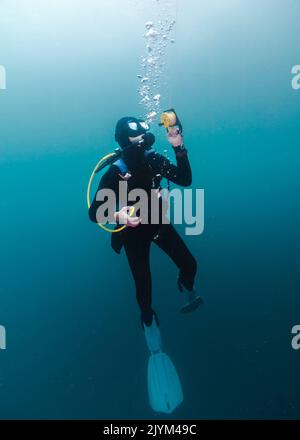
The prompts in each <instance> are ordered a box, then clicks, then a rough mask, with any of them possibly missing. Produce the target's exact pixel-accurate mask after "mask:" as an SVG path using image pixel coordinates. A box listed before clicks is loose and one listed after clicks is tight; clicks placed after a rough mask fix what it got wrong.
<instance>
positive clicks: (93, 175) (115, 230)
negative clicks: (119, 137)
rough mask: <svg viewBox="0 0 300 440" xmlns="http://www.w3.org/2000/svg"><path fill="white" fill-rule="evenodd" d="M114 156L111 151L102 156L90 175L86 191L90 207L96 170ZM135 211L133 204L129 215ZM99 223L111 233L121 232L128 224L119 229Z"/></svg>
mask: <svg viewBox="0 0 300 440" xmlns="http://www.w3.org/2000/svg"><path fill="white" fill-rule="evenodd" d="M112 156H115V153H109V154H107V155H106V156H104V157H102V159H100V160H99V162H98V163H97V165H96V166H95V168H94V170H93V172H92V174H91V177H90V179H89V183H88V187H87V193H86V201H87V206H88V209H90V207H91V186H92V183H93V180H94V177H95V174H96V171H97V170H98V168H99V167H100V166H101V165H102V163H103V162H104V161H105V160H107V159H109V158H110V157H112ZM133 213H134V206H132V207H131V209H130V211H129V215H130V217H132V216H133ZM97 225H98V226H99V227H100V228H101V229H103V230H104V231H106V232H110V233H111V234H114V233H116V232H121V231H123V230H124V229H125V228H126V227H127V226H126V225H124V226H121V227H120V228H118V229H110V228H108V227H107V226H104V225H102V224H101V223H97Z"/></svg>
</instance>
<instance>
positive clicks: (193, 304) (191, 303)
mask: <svg viewBox="0 0 300 440" xmlns="http://www.w3.org/2000/svg"><path fill="white" fill-rule="evenodd" d="M177 283H178V289H179V290H180V292H183V291H184V287H183V285H182V284H181V282H180V281H179V280H178V282H177ZM186 293H187V301H186V304H185V305H184V306H183V307H181V309H180V313H183V314H185V313H190V312H193V311H194V310H196V309H198V307H199V306H200V305H201V304H203V299H202V298H201V297H200V296H197V295H196V292H195V290H191V291H188V290H187V291H186Z"/></svg>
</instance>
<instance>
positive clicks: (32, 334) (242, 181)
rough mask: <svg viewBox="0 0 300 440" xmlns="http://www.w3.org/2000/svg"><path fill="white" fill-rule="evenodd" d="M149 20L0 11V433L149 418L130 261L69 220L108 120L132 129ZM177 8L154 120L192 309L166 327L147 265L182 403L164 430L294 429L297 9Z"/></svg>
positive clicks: (12, 0) (137, 13) (82, 9)
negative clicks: (176, 208) (178, 168)
mask: <svg viewBox="0 0 300 440" xmlns="http://www.w3.org/2000/svg"><path fill="white" fill-rule="evenodd" d="M170 1H171V3H173V5H174V8H172V14H173V13H174V12H175V10H176V8H175V1H173V2H172V0H170ZM151 3H156V0H153V2H152V0H151V1H150V0H148V1H147V2H146V1H145V0H144V1H142V0H140V1H139V0H122V1H121V0H115V1H114V2H112V1H109V0H101V1H96V0H86V1H83V0H64V1H59V0H52V1H51V2H50V1H46V0H39V1H38V0H26V1H25V0H18V1H17V0H2V1H1V5H0V64H1V65H3V66H5V68H6V72H7V89H6V90H0V151H1V154H0V167H1V172H0V180H1V199H0V204H1V218H0V224H1V248H0V263H1V266H0V267H1V278H0V294H1V295H0V324H1V325H5V327H6V331H7V350H1V351H0V417H1V418H3V419H4V418H9V419H16V418H28V419H33V418H47V419H48V418H49V419H51V418H71V419H77V418H96V419H104V418H110V419H117V418H123V419H136V418H137V419H140V418H147V419H150V418H155V419H159V418H160V417H161V416H158V415H156V414H154V413H153V412H152V411H151V409H150V407H149V404H148V396H147V388H146V368H147V360H148V352H147V348H146V346H145V341H144V337H143V333H142V331H141V326H140V321H139V311H138V308H137V305H136V302H135V293H134V285H133V281H132V278H131V275H130V273H129V271H128V265H127V261H126V259H125V256H124V254H122V255H121V256H117V255H116V254H115V253H113V251H112V250H111V248H110V244H109V237H108V235H107V234H106V233H104V232H102V231H101V230H100V229H99V228H98V227H97V226H96V225H93V224H92V223H91V222H89V220H88V217H87V209H86V204H85V203H86V202H85V191H86V185H87V181H88V178H89V175H90V173H91V171H92V168H93V166H94V165H95V163H96V162H97V160H99V158H100V157H101V156H102V155H103V154H105V153H107V152H110V151H111V150H112V149H113V148H114V147H115V144H114V139H113V131H114V125H115V122H116V120H117V119H118V118H119V117H122V116H124V115H128V114H129V115H130V114H132V115H140V114H141V113H142V112H143V109H142V108H141V107H140V105H139V104H138V94H137V88H138V84H137V78H136V76H137V73H139V71H138V69H139V66H140V56H141V54H142V53H143V50H144V45H145V42H144V40H143V38H142V35H143V32H144V23H145V22H146V21H147V20H149V19H154V20H156V19H157V11H158V7H157V5H156V6H155V8H154V6H153V4H151ZM160 3H161V4H162V3H164V2H163V1H162V0H160ZM177 8H178V9H177V30H176V32H177V35H176V43H175V45H174V46H173V47H172V48H171V49H170V52H168V59H167V66H166V69H165V79H166V80H167V81H166V89H165V94H164V90H162V106H163V107H168V106H169V104H172V105H173V106H175V107H176V109H177V111H178V113H179V115H180V117H181V118H182V122H183V124H184V132H185V143H186V146H187V148H188V150H189V155H190V159H191V163H192V168H193V175H194V180H193V187H194V188H204V189H205V232H204V234H203V235H200V236H194V237H186V238H185V240H186V242H187V244H188V245H189V247H190V249H191V250H192V252H193V253H194V255H195V256H196V258H197V260H198V263H199V273H198V278H197V290H198V292H199V293H201V295H202V296H203V298H204V300H205V305H204V306H203V308H202V309H201V310H199V311H198V312H196V313H194V314H193V315H189V316H181V315H180V314H179V313H178V310H179V308H180V306H181V303H182V302H181V298H180V294H179V292H178V291H177V287H176V276H177V271H176V268H175V267H174V266H173V265H172V263H171V262H170V261H169V260H168V258H167V257H166V256H165V255H163V254H162V253H160V252H159V250H157V249H154V248H153V250H152V270H153V296H154V307H155V309H156V310H157V312H158V313H159V316H160V321H161V331H162V337H163V342H164V348H165V351H166V352H167V353H168V354H169V355H170V357H171V358H172V359H173V361H174V363H175V365H176V368H177V370H178V373H179V375H180V377H181V380H182V385H183V389H184V397H185V398H184V402H183V404H182V405H181V407H180V408H178V410H177V411H176V412H175V413H174V414H172V415H171V416H170V418H173V419H192V418H197V419H206V418H208V419H216V418H222V419H229V418H230V419H231V418H251V419H253V418H259V419H260V418H269V419H276V418H286V419H290V418H299V413H300V397H299V386H300V379H299V365H300V352H297V351H293V350H292V349H291V335H290V331H291V327H292V326H293V325H294V324H300V318H299V306H300V299H299V238H300V235H299V220H300V208H299V189H300V184H299V165H300V160H299V159H300V154H299V139H300V129H299V122H300V111H299V110H300V91H295V90H293V89H292V87H291V78H292V76H291V69H292V66H294V65H296V64H300V59H299V36H298V29H299V19H300V3H299V2H298V1H295V0H264V1H263V2H262V1H261V0H243V1H242V0H226V1H223V0H205V1H204V0H202V1H199V0H189V1H188V2H184V1H183V0H178V4H177ZM155 130H156V132H157V129H155ZM163 134H164V133H163V132H161V134H160V135H159V142H158V145H157V148H158V150H159V151H163V149H164V148H165V146H166V143H164V142H165V140H163V139H164V138H163ZM169 154H172V152H171V151H170V152H169ZM178 230H179V231H180V232H181V233H183V232H184V230H183V227H178Z"/></svg>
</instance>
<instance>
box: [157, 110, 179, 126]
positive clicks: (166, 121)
mask: <svg viewBox="0 0 300 440" xmlns="http://www.w3.org/2000/svg"><path fill="white" fill-rule="evenodd" d="M160 122H161V124H162V125H163V126H164V127H165V128H170V127H174V126H175V125H176V122H177V117H176V114H175V113H174V112H165V113H163V114H162V115H161V118H160Z"/></svg>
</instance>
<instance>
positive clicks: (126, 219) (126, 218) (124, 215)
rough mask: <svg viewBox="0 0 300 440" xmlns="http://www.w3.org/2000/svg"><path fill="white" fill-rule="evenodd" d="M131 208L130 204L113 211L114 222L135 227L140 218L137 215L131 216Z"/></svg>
mask: <svg viewBox="0 0 300 440" xmlns="http://www.w3.org/2000/svg"><path fill="white" fill-rule="evenodd" d="M131 209H132V206H124V208H122V209H121V210H120V211H118V212H115V214H114V217H115V220H116V222H118V223H120V224H121V225H126V226H129V227H130V228H136V227H137V226H138V225H139V224H140V223H141V219H140V218H138V217H131V216H130V211H131Z"/></svg>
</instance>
